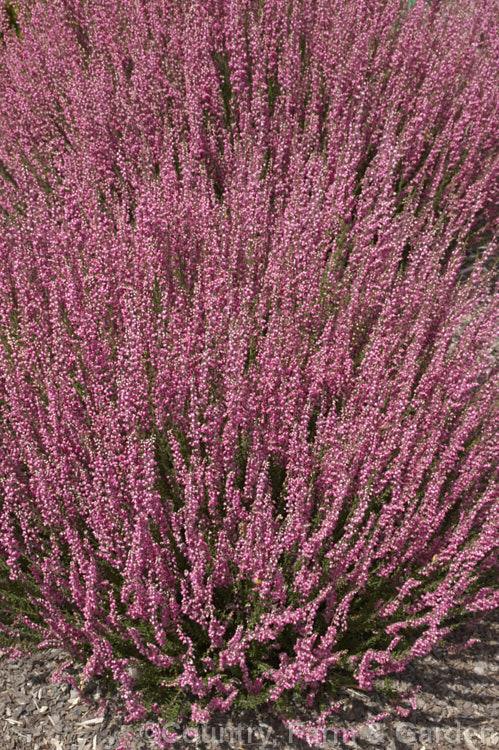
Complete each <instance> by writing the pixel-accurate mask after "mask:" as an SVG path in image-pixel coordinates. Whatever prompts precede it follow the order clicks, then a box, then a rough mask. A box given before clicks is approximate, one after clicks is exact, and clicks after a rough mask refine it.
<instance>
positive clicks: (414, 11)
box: [0, 0, 499, 731]
mask: <svg viewBox="0 0 499 750" xmlns="http://www.w3.org/2000/svg"><path fill="white" fill-rule="evenodd" d="M498 11H499V4H498V2H497V0H467V1H466V2H464V3H461V2H460V3H454V2H451V1H450V0H448V1H447V2H445V1H443V0H442V1H441V2H437V1H436V0H433V2H431V3H428V2H425V1H424V0H418V2H416V3H415V4H409V5H408V4H407V3H406V2H405V0H188V2H183V1H182V0H119V1H118V0H47V1H46V2H44V1H43V0H34V1H33V2H30V3H27V4H25V5H24V4H21V5H20V8H19V9H18V24H19V28H20V29H21V34H18V35H16V33H15V29H13V28H10V29H9V27H8V24H7V23H6V21H5V18H4V19H3V20H2V27H1V29H2V32H3V47H4V49H3V50H2V51H1V54H0V186H1V190H0V227H1V232H0V557H3V559H4V560H5V561H6V564H7V566H8V569H9V571H10V578H11V580H12V584H13V585H14V583H15V581H18V582H21V583H22V584H23V585H24V586H26V591H27V592H28V593H27V596H29V598H30V601H31V610H32V612H31V615H29V614H28V615H26V614H25V615H22V616H20V617H19V618H18V619H15V618H14V619H12V618H11V620H8V627H9V628H11V629H12V630H11V631H10V632H13V633H15V632H17V631H16V628H17V627H20V625H21V623H24V624H27V625H29V626H30V627H32V628H33V630H34V631H36V632H38V633H39V635H40V637H41V638H42V639H43V640H42V644H56V645H59V646H63V647H64V648H66V649H67V650H68V651H69V652H70V653H71V654H73V655H74V657H75V658H76V657H77V658H80V659H81V658H83V659H84V661H85V664H86V668H85V675H86V676H87V677H90V676H91V675H92V674H102V675H107V676H108V677H110V678H112V679H114V680H115V681H116V682H117V683H118V684H119V685H120V686H121V689H122V694H123V697H124V699H125V700H126V702H127V703H126V706H127V711H128V714H129V715H130V716H131V717H133V718H137V719H138V718H141V717H144V716H145V715H146V708H145V703H144V702H143V700H142V699H143V697H144V695H143V694H142V693H141V687H144V686H145V684H146V683H145V678H144V681H143V682H141V678H140V675H142V674H144V675H145V674H149V675H151V674H153V675H154V677H155V679H157V681H158V682H157V684H158V685H159V688H158V690H159V692H158V695H161V694H162V693H161V690H163V693H164V695H167V694H168V695H169V693H168V691H169V690H171V689H175V690H179V689H180V690H183V691H184V694H185V695H186V696H190V698H191V703H192V706H193V709H192V711H193V713H192V716H193V717H194V718H195V717H196V716H197V717H199V716H200V715H202V716H203V717H206V716H208V715H210V714H211V712H212V711H214V710H224V711H225V710H228V709H229V708H230V707H231V706H233V705H237V701H238V700H239V698H240V697H241V696H247V697H248V700H251V699H252V698H255V699H257V698H258V696H264V697H265V700H268V701H270V702H272V704H273V705H277V706H279V705H280V704H279V700H280V699H285V698H286V697H287V696H289V695H290V691H292V690H293V689H294V688H297V687H299V688H300V689H301V690H303V691H305V692H307V691H308V692H309V695H310V696H312V698H313V697H314V696H315V695H316V694H317V692H318V691H319V690H320V687H321V685H323V684H326V683H327V682H328V681H333V683H334V680H335V679H336V678H337V677H338V678H339V676H343V678H345V675H351V677H352V679H353V680H354V681H356V682H357V684H358V685H359V686H360V687H361V688H363V689H366V690H368V689H370V688H371V687H372V686H373V685H374V684H375V683H376V682H377V681H378V680H379V679H380V678H383V676H384V675H388V674H390V673H394V672H398V671H400V670H402V669H403V668H404V666H405V665H406V664H407V663H408V662H409V661H410V660H411V659H413V658H414V657H416V656H418V655H422V654H425V653H428V652H429V651H430V650H431V648H432V647H433V646H434V645H435V644H436V643H438V642H439V641H440V640H441V639H442V637H443V636H444V635H445V634H446V633H447V632H448V630H449V627H450V624H451V618H452V616H454V615H463V614H464V613H465V612H466V611H469V612H475V613H478V614H479V613H481V612H485V611H487V610H490V609H493V608H496V607H498V606H499V592H498V590H497V585H496V578H495V576H496V575H497V569H498V562H499V556H498V543H497V542H498V532H499V493H498V483H497V465H498V456H499V435H498V433H497V429H496V427H497V418H498V414H499V398H498V396H499V391H498V375H499V368H498V362H497V358H496V357H495V356H494V351H493V345H494V340H495V339H494V337H497V331H498V326H499V303H498V297H497V294H496V293H495V287H494V279H493V273H494V266H493V261H494V248H495V245H494V241H495V239H496V237H497V224H498V219H497V199H498V190H497V186H498V184H499V179H498V178H499V159H498V149H497V132H498V127H499V114H498V112H499V110H498V79H497V71H498V70H499V12H498ZM11 26H12V24H11ZM480 243H482V249H481V251H480V253H479V255H480V257H478V258H476V259H475V261H474V262H473V263H470V262H468V264H467V265H466V263H467V261H466V258H467V255H466V253H467V250H468V255H469V249H470V248H473V247H477V246H478V245H480ZM468 260H469V259H468ZM6 580H7V579H6ZM7 589H8V586H7V583H5V590H6V592H7ZM9 592H10V589H9ZM28 609H29V608H28ZM4 612H7V609H5V606H4ZM5 622H7V620H5ZM5 627H6V628H7V626H5ZM131 667H136V670H137V671H134V670H133V669H131ZM147 669H149V670H153V671H149V672H147ZM137 675H139V677H137ZM338 684H339V683H338ZM325 709H326V713H324V712H323V714H322V718H320V720H319V721H318V724H317V725H318V726H319V725H320V726H322V725H323V723H324V716H326V715H327V711H328V710H329V712H331V711H332V710H334V709H335V704H334V703H331V705H330V708H329V709H328V707H327V706H326V707H325ZM321 722H322V724H321ZM295 731H297V730H296V729H295Z"/></svg>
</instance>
